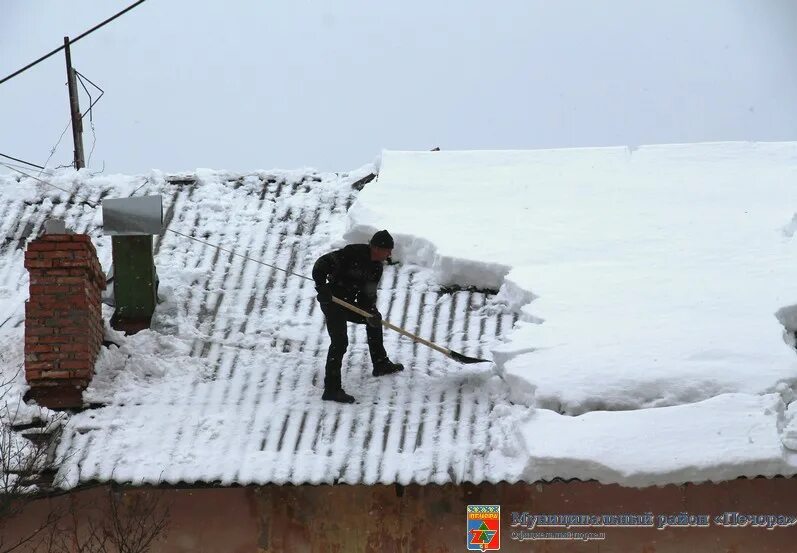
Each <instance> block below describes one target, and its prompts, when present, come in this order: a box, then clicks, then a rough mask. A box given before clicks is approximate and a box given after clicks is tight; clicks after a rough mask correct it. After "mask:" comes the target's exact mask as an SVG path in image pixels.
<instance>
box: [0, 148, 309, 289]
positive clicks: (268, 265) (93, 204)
mask: <svg viewBox="0 0 797 553" xmlns="http://www.w3.org/2000/svg"><path fill="white" fill-rule="evenodd" d="M0 165H5V166H6V167H8V168H9V169H12V170H14V171H17V172H18V173H21V174H23V175H25V176H26V177H30V178H32V179H35V180H37V181H39V182H40V183H42V184H45V185H47V186H51V187H53V188H55V189H57V190H60V191H61V192H66V193H67V194H70V195H71V194H73V192H70V191H69V190H66V189H64V188H61V187H59V186H56V185H54V184H53V183H51V182H47V181H46V180H42V179H40V178H38V177H34V176H33V175H30V174H28V173H25V172H24V171H21V170H19V169H15V168H14V167H11V166H10V165H7V164H6V163H4V162H0ZM83 201H84V202H85V203H87V204H88V205H90V206H91V207H93V208H96V207H97V203H96V202H92V201H91V200H87V199H85V198H84V199H83ZM164 231H165V232H171V233H172V234H176V235H178V236H182V237H183V238H188V239H189V240H193V241H194V242H199V243H200V244H204V245H206V246H210V247H212V248H216V249H217V250H219V251H222V252H226V253H229V254H230V255H235V256H237V257H242V258H243V259H246V260H249V261H252V262H253V263H258V264H260V265H265V266H266V267H271V268H272V269H276V270H278V271H282V272H283V273H286V274H289V275H293V276H297V277H299V278H303V279H305V280H313V279H311V278H309V277H306V276H304V275H300V274H299V273H294V272H293V271H289V270H288V269H283V268H282V267H277V266H276V265H272V264H270V263H266V262H265V261H261V260H260V259H255V258H253V257H249V256H248V255H243V254H240V253H236V252H234V251H232V250H228V249H227V248H224V247H222V246H219V245H218V244H213V243H211V242H207V241H205V240H200V239H199V238H195V237H193V236H191V235H189V234H185V233H182V232H180V231H177V230H172V229H169V228H167V229H164Z"/></svg>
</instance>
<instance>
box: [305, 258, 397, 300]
mask: <svg viewBox="0 0 797 553" xmlns="http://www.w3.org/2000/svg"><path fill="white" fill-rule="evenodd" d="M381 278H382V263H381V262H380V261H372V260H371V247H370V246H369V245H368V244H350V245H348V246H346V247H344V248H341V249H339V250H335V251H333V252H329V253H327V254H324V255H322V256H321V257H319V258H318V260H317V261H316V262H315V265H313V280H314V281H315V284H316V286H319V285H322V284H327V283H328V284H329V285H330V288H331V291H332V295H333V296H335V297H338V298H340V299H342V300H345V301H348V302H349V303H357V304H358V305H360V306H361V307H363V308H364V309H369V308H375V307H376V289H377V286H378V284H379V279H381Z"/></svg>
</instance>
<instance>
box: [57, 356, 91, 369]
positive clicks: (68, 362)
mask: <svg viewBox="0 0 797 553" xmlns="http://www.w3.org/2000/svg"><path fill="white" fill-rule="evenodd" d="M60 365H61V367H62V368H64V369H83V370H85V369H86V368H87V366H88V362H86V361H78V360H75V359H65V360H63V361H61V363H60Z"/></svg>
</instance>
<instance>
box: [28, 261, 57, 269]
mask: <svg viewBox="0 0 797 553" xmlns="http://www.w3.org/2000/svg"><path fill="white" fill-rule="evenodd" d="M52 266H53V262H52V261H50V260H44V259H30V260H27V259H26V260H25V268H26V269H50V268H52Z"/></svg>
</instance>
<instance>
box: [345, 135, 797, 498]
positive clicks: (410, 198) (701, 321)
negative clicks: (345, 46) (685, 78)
mask: <svg viewBox="0 0 797 553" xmlns="http://www.w3.org/2000/svg"><path fill="white" fill-rule="evenodd" d="M795 182H797V143H712V144H691V145H669V146H646V147H641V148H638V149H634V150H631V149H628V148H591V149H566V150H540V151H472V152H457V151H454V152H446V151H442V152H397V151H386V152H384V153H383V156H382V160H381V170H380V174H379V178H378V179H377V181H376V182H374V183H371V184H370V185H368V186H367V187H366V188H365V190H364V191H363V193H362V194H360V195H359V196H358V199H357V201H356V203H355V204H354V206H353V208H352V209H351V211H350V213H349V226H348V232H347V234H346V237H347V238H348V239H350V240H358V239H361V238H363V237H365V236H368V235H369V234H370V233H371V232H372V231H373V230H375V229H377V228H389V229H390V230H391V232H392V233H393V234H394V236H395V237H396V239H397V257H398V258H400V259H402V260H404V261H405V262H407V263H415V264H418V265H421V266H424V267H426V268H427V269H428V270H429V271H431V272H432V274H433V278H434V280H436V281H437V282H439V283H449V282H456V283H458V284H462V285H467V284H470V285H475V286H487V287H493V288H498V287H499V286H500V293H499V294H498V296H497V297H496V298H495V302H494V303H495V305H500V304H503V305H505V306H506V307H507V308H510V309H513V310H518V311H519V312H520V314H521V317H520V319H521V320H520V322H518V324H517V325H516V326H515V328H514V329H513V330H512V332H511V333H510V334H509V336H507V337H506V340H505V341H503V342H502V343H498V344H496V345H495V346H494V347H493V348H492V350H493V355H494V358H495V360H496V363H497V366H498V369H499V371H500V373H501V374H502V376H503V377H504V378H505V379H506V380H507V382H508V383H509V384H510V385H511V390H512V394H511V399H512V400H513V401H514V402H515V403H517V404H519V405H526V406H528V407H527V409H525V410H523V409H522V408H520V407H519V405H515V406H513V407H510V406H508V405H506V404H501V405H498V406H497V407H496V409H495V410H494V411H493V416H494V417H495V418H497V419H500V420H501V421H502V422H503V424H505V425H506V426H507V427H514V428H516V429H517V432H518V434H519V436H520V439H519V440H518V444H517V448H518V450H519V451H518V452H517V453H516V458H519V459H523V461H522V464H523V468H522V469H521V473H520V475H519V478H521V479H522V480H526V481H534V480H538V479H550V478H554V477H560V478H581V479H591V478H594V479H597V480H600V481H601V482H618V483H623V484H628V485H640V486H641V485H651V484H667V483H680V482H686V481H701V480H722V479H729V478H734V477H738V476H756V475H765V476H771V475H776V474H789V475H792V474H795V473H796V472H797V470H796V467H797V460H796V458H795V455H797V453H796V452H795V451H794V450H793V449H789V448H795V449H797V418H793V414H794V413H795V412H797V403H792V400H793V399H794V391H795V389H797V386H796V385H797V358H796V357H795V350H794V334H793V332H794V331H795V330H797V324H795V322H797V316H796V315H795V314H796V313H797V306H795V304H797V285H796V284H795V283H797V269H795V263H794V259H795V255H796V254H797V247H796V245H795V242H794V238H793V235H794V232H795V229H797V223H795V221H797V215H796V213H797V186H795ZM518 462H519V463H520V461H518Z"/></svg>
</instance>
